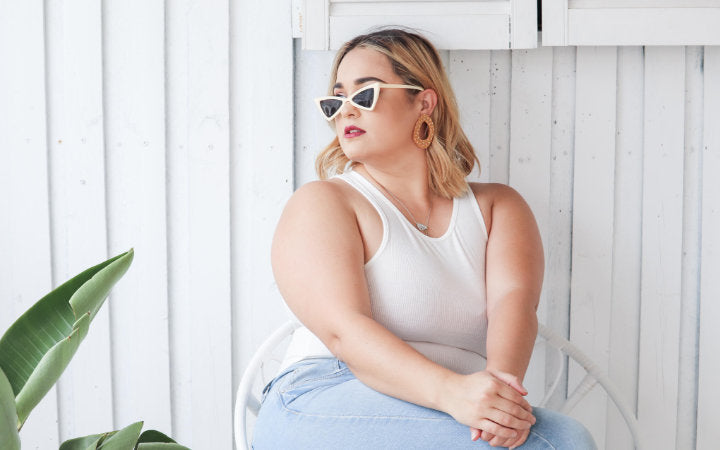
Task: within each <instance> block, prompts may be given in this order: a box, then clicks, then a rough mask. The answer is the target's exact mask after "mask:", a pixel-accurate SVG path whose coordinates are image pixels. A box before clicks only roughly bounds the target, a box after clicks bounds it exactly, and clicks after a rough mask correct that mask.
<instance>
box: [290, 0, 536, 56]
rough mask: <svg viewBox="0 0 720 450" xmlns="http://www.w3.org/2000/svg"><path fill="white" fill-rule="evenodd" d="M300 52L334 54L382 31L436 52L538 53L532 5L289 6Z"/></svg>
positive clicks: (364, 1) (442, 0)
mask: <svg viewBox="0 0 720 450" xmlns="http://www.w3.org/2000/svg"><path fill="white" fill-rule="evenodd" d="M292 1H293V6H292V10H293V30H294V31H293V36H294V37H300V38H302V48H303V49H304V50H337V49H338V48H339V47H340V46H341V45H342V44H343V43H345V42H346V41H348V40H350V39H351V38H353V37H355V36H357V35H359V34H363V33H365V32H367V31H368V30H369V29H370V28H372V27H376V26H382V25H396V24H397V25H402V26H407V27H412V28H416V29H418V31H420V32H421V33H422V34H423V35H425V36H426V37H427V38H429V39H430V40H431V41H432V42H433V44H435V46H436V47H437V48H438V49H445V50H482V49H486V50H494V49H516V48H537V46H538V37H539V36H538V31H537V1H536V0H433V1H428V0H425V1H422V0H292Z"/></svg>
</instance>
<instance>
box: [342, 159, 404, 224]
mask: <svg viewBox="0 0 720 450" xmlns="http://www.w3.org/2000/svg"><path fill="white" fill-rule="evenodd" d="M331 178H340V179H342V180H343V181H345V182H346V183H348V184H349V185H350V186H352V187H354V188H355V189H356V190H357V191H358V192H360V193H361V194H362V195H363V196H364V197H365V198H366V199H367V200H368V201H369V202H370V204H371V205H372V206H373V208H375V210H376V211H377V212H378V214H379V215H380V219H381V220H382V224H383V228H385V229H387V227H388V224H389V223H388V217H392V210H391V209H389V208H388V206H387V205H386V202H387V200H386V199H385V197H384V196H382V195H380V198H378V195H379V194H378V193H377V192H374V191H375V190H376V189H375V186H373V185H372V184H370V182H369V181H367V180H366V179H365V178H364V177H363V176H362V175H360V174H359V173H357V172H355V171H353V170H349V171H347V172H345V173H341V174H337V175H333V176H332V177H331Z"/></svg>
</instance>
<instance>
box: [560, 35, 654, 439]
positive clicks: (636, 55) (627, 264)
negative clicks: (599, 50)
mask: <svg viewBox="0 0 720 450" xmlns="http://www.w3.org/2000/svg"><path fill="white" fill-rule="evenodd" d="M556 51H557V50H556ZM617 51H618V62H617V65H618V70H617V94H616V95H617V119H616V123H617V126H616V128H617V138H616V141H615V189H614V190H615V198H614V211H615V218H614V224H613V230H614V236H613V242H612V244H613V248H612V252H613V266H612V297H611V299H610V301H611V303H612V306H611V317H610V328H609V331H610V353H609V357H608V375H609V376H610V379H611V380H613V382H614V383H615V384H616V386H617V387H618V390H619V391H620V393H621V394H622V396H623V398H624V400H625V401H626V402H627V403H628V405H629V406H630V408H632V410H633V411H635V410H636V407H637V402H636V397H637V385H638V345H639V344H638V342H639V336H640V273H641V272H640V271H641V266H642V249H641V244H642V209H641V208H640V206H639V205H642V192H643V175H642V174H643V164H642V162H643V105H644V103H643V96H642V92H643V86H644V79H643V76H644V72H643V49H642V47H619V48H618V49H617ZM605 446H606V448H612V449H617V450H623V449H627V450H632V449H633V448H634V446H633V444H632V436H631V435H630V431H629V430H628V428H627V425H626V424H625V420H624V419H623V418H622V416H621V415H620V413H619V411H618V410H617V409H616V408H615V407H614V406H612V407H611V406H608V410H607V433H606V437H605Z"/></svg>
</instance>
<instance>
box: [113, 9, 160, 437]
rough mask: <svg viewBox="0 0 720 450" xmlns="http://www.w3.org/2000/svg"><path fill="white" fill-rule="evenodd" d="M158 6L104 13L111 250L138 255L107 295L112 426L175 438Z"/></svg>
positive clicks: (114, 10)
mask: <svg viewBox="0 0 720 450" xmlns="http://www.w3.org/2000/svg"><path fill="white" fill-rule="evenodd" d="M164 20H165V18H164V11H163V2H161V1H159V0H155V1H150V2H148V1H130V2H128V1H110V2H106V3H105V4H104V10H103V26H104V27H105V28H104V30H103V41H104V42H103V44H104V45H103V52H104V55H105V57H104V62H105V65H104V69H105V71H104V80H105V103H104V107H105V118H106V129H105V130H106V134H105V136H106V145H105V152H106V158H107V185H108V195H107V207H108V242H109V253H110V254H112V255H115V254H118V253H120V252H122V251H127V250H128V249H130V248H134V249H135V259H134V262H133V265H132V267H131V268H130V270H129V271H128V273H127V274H126V275H125V277H124V278H123V280H122V282H121V283H118V285H117V286H116V287H115V289H114V290H113V292H112V294H111V295H110V305H109V306H110V322H111V328H112V357H113V361H112V363H113V400H114V405H115V411H114V412H115V426H116V427H121V426H126V425H128V424H130V423H132V422H135V421H137V420H140V419H143V420H144V421H145V427H146V428H153V429H157V430H161V431H163V432H167V433H172V429H171V415H170V374H169V361H168V353H169V348H168V308H167V301H168V296H167V249H166V240H167V235H166V207H165V179H166V177H165V112H164V109H165V92H164V91H165V87H164V84H165V80H164V66H163V60H164V49H163V45H164Z"/></svg>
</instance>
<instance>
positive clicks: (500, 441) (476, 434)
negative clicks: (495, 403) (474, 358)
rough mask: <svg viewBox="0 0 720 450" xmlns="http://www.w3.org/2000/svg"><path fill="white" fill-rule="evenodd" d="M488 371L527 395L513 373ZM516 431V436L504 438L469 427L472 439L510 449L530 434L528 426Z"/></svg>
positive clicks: (521, 443)
mask: <svg viewBox="0 0 720 450" xmlns="http://www.w3.org/2000/svg"><path fill="white" fill-rule="evenodd" d="M488 372H490V374H492V375H493V376H494V377H495V378H498V379H499V380H501V381H503V382H504V383H506V384H508V385H509V386H510V387H512V388H513V389H515V390H516V391H517V392H518V393H519V394H520V395H527V393H528V392H527V390H526V389H525V388H524V387H523V385H522V384H521V383H520V380H518V378H517V377H516V376H515V375H512V374H509V373H507V372H502V371H499V370H493V369H488ZM517 431H518V436H517V437H515V438H504V437H500V436H495V435H494V434H492V433H489V432H487V431H485V430H479V429H477V428H470V434H471V438H472V440H473V441H476V440H477V439H478V438H479V439H482V440H483V441H485V442H487V443H488V444H490V445H492V446H493V447H508V448H510V449H513V448H515V447H519V446H521V445H523V444H524V443H525V441H526V440H527V438H528V436H529V435H530V429H529V428H528V429H524V430H517Z"/></svg>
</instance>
